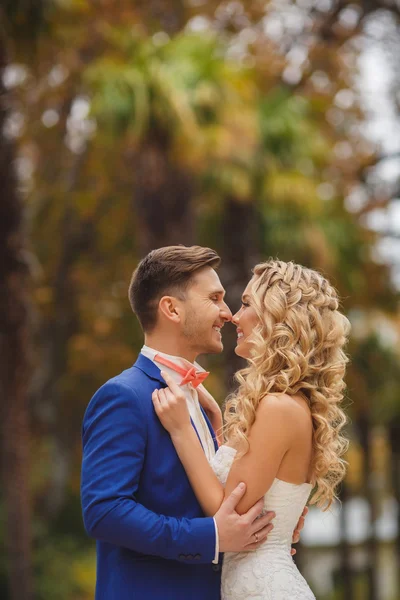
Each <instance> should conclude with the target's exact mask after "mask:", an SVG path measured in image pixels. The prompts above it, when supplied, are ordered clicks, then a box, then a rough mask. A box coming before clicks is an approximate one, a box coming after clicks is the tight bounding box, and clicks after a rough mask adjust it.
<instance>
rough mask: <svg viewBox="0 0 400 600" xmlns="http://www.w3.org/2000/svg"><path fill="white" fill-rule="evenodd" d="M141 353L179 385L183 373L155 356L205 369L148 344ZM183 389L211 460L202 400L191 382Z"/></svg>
mask: <svg viewBox="0 0 400 600" xmlns="http://www.w3.org/2000/svg"><path fill="white" fill-rule="evenodd" d="M141 353H142V354H143V356H145V357H146V358H148V359H150V360H151V361H152V362H154V364H156V365H157V366H158V367H159V368H160V369H161V370H162V371H165V372H166V373H168V375H170V376H171V377H172V378H173V379H174V381H176V383H177V384H178V385H180V382H181V381H182V375H180V374H179V373H177V372H176V371H174V370H173V369H170V368H169V367H167V366H165V365H163V364H161V363H157V361H156V360H155V356H156V355H157V354H159V355H160V356H162V357H164V358H166V359H168V360H170V361H171V362H173V363H175V364H176V365H178V366H179V367H182V368H184V369H191V368H192V367H195V368H196V370H197V371H204V369H203V368H202V367H201V366H200V365H199V364H198V363H196V362H195V363H194V364H192V363H191V362H189V361H188V360H186V359H185V358H182V357H180V356H171V355H170V354H165V352H158V350H154V349H153V348H149V347H148V346H143V348H142V349H141ZM182 390H183V392H184V394H185V398H186V402H187V406H188V409H189V414H190V417H191V419H192V421H193V423H194V426H195V427H196V430H197V433H198V434H199V438H200V441H201V444H202V446H203V449H204V452H205V455H206V457H207V460H208V461H209V462H211V460H212V458H213V457H214V455H215V447H214V442H213V439H212V436H211V433H210V430H209V428H208V425H207V423H206V420H205V418H204V416H203V413H202V412H201V409H200V402H199V398H198V394H197V390H196V389H195V388H194V387H193V386H192V384H191V383H187V384H185V385H183V386H182ZM214 525H215V540H216V547H215V557H214V560H213V563H218V555H219V539H218V528H217V523H216V522H215V519H214Z"/></svg>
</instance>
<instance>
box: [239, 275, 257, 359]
mask: <svg viewBox="0 0 400 600" xmlns="http://www.w3.org/2000/svg"><path fill="white" fill-rule="evenodd" d="M255 280H256V278H255V277H253V278H252V279H251V280H250V281H249V283H248V284H247V286H246V289H245V290H244V292H243V296H242V306H241V309H240V310H239V311H238V312H237V313H236V314H235V315H234V316H233V317H232V323H233V324H234V325H236V330H237V345H236V348H235V353H236V354H237V355H238V356H241V357H242V358H249V357H250V356H251V347H252V343H251V341H250V339H251V334H252V333H253V330H254V328H255V327H256V325H258V323H259V318H258V316H257V313H256V311H255V309H254V307H253V306H252V305H251V288H252V286H253V284H254V282H255Z"/></svg>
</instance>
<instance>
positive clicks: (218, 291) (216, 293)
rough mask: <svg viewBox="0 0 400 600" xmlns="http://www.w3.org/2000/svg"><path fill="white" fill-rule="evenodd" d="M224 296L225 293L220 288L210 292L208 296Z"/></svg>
mask: <svg viewBox="0 0 400 600" xmlns="http://www.w3.org/2000/svg"><path fill="white" fill-rule="evenodd" d="M225 294H226V292H225V290H223V289H222V288H220V289H219V290H214V291H213V292H210V296H217V295H218V296H219V295H222V296H225Z"/></svg>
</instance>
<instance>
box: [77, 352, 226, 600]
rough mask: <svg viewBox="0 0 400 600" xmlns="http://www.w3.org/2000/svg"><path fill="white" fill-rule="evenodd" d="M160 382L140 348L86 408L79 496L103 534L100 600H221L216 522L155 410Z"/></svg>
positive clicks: (88, 522) (93, 527)
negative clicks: (203, 505)
mask: <svg viewBox="0 0 400 600" xmlns="http://www.w3.org/2000/svg"><path fill="white" fill-rule="evenodd" d="M161 387H165V382H164V380H163V378H162V377H161V374H160V370H159V369H158V368H157V366H156V365H155V364H154V363H153V362H152V361H151V360H149V359H148V358H146V357H145V356H143V355H142V354H140V355H139V358H138V360H137V362H136V363H135V365H134V366H133V367H131V368H130V369H127V370H126V371H123V372H122V373H121V374H120V375H118V376H117V377H114V378H113V379H110V380H109V381H108V382H107V383H105V384H104V385H103V386H102V387H101V388H100V389H99V390H98V391H97V392H96V394H95V395H94V396H93V398H92V400H91V401H90V403H89V406H88V408H87V410H86V413H85V417H84V422H83V464H82V481H81V493H82V508H83V519H84V523H85V528H86V531H87V532H88V534H89V535H90V536H92V537H94V538H95V539H96V540H97V582H96V600H219V598H220V578H221V572H220V570H221V567H220V565H215V564H212V561H213V560H214V554H215V542H216V540H215V527H214V522H213V519H212V518H208V517H204V514H203V512H202V510H201V507H200V505H199V503H198V501H197V499H196V497H195V495H194V493H193V491H192V488H191V486H190V483H189V480H188V478H187V476H186V473H185V471H184V469H183V467H182V465H181V463H180V461H179V458H178V456H177V454H176V452H175V449H174V446H173V444H172V442H171V439H170V436H169V434H168V432H167V431H166V430H165V429H164V428H163V426H162V425H161V423H160V421H159V420H158V417H157V415H156V414H155V412H154V408H153V403H152V399H151V394H152V392H153V390H154V389H155V388H161ZM203 414H204V413H203ZM207 424H208V426H209V428H210V431H211V433H212V436H213V438H214V440H215V436H214V432H213V431H212V428H211V425H210V423H209V421H208V419H207ZM215 443H216V442H215ZM216 447H217V446H216Z"/></svg>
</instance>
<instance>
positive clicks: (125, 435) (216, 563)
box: [81, 246, 301, 600]
mask: <svg viewBox="0 0 400 600" xmlns="http://www.w3.org/2000/svg"><path fill="white" fill-rule="evenodd" d="M219 263H220V259H219V257H218V255H217V254H216V252H214V251H213V250H210V249H208V248H201V247H198V246H193V247H184V246H170V247H166V248H160V249H158V250H154V251H152V252H150V254H148V255H147V256H146V257H145V258H144V259H143V260H142V261H141V262H140V264H139V266H138V268H137V269H136V271H135V272H134V274H133V277H132V281H131V285H130V288H129V299H130V302H131V305H132V308H133V311H134V312H135V314H136V316H137V318H138V319H139V322H140V324H141V326H142V329H143V332H144V337H145V345H144V347H143V348H142V351H141V353H140V355H139V358H138V360H137V361H136V363H135V365H134V366H133V367H131V368H130V369H127V370H126V371H123V372H122V373H121V374H120V375H117V376H116V377H114V378H113V379H111V380H109V381H108V382H107V383H105V384H104V385H103V386H102V387H101V388H100V389H99V390H98V391H97V392H96V394H95V395H94V396H93V398H92V400H91V402H90V403H89V406H88V408H87V410H86V414H85V417H84V422H83V464H82V483H81V491H82V507H83V518H84V523H85V527H86V530H87V532H88V534H89V535H91V536H92V537H94V538H95V539H96V540H97V584H96V600H143V599H146V600H219V598H220V577H221V572H220V571H221V563H220V560H219V552H226V551H234V552H243V551H250V550H253V549H255V548H257V547H258V546H259V545H261V544H262V543H263V542H264V541H265V539H266V537H267V535H268V533H269V531H270V530H271V528H272V525H271V524H270V521H271V520H272V519H273V517H274V514H273V513H268V514H267V515H264V516H262V517H261V518H257V517H258V516H259V515H260V513H261V511H262V508H263V502H262V500H260V501H259V502H258V503H257V504H256V505H255V506H254V507H253V508H251V509H250V510H249V511H248V513H246V514H244V515H239V514H238V513H237V512H236V511H235V507H236V505H237V504H238V502H239V500H240V499H241V497H242V496H243V494H244V493H245V486H242V488H241V487H240V486H238V488H236V490H234V492H233V493H232V494H231V496H230V497H229V498H228V499H227V500H226V501H225V502H224V504H223V505H222V506H221V508H220V509H219V511H218V512H217V513H216V515H215V516H214V518H206V517H204V514H203V512H202V510H201V508H200V505H199V503H198V502H197V499H196V497H195V495H194V493H193V491H192V489H191V486H190V483H189V481H188V478H187V476H186V473H185V471H184V469H183V467H182V465H181V463H180V461H179V458H178V456H177V454H176V452H175V449H174V446H173V444H172V442H171V439H170V436H169V435H168V433H167V432H166V431H165V429H164V428H163V427H162V425H161V424H160V422H159V420H158V418H157V416H156V414H155V412H154V409H153V404H152V400H151V394H152V392H153V390H154V389H155V388H161V387H165V386H166V384H165V382H164V380H163V378H162V377H161V375H160V369H165V370H167V371H168V372H169V373H170V374H171V376H173V377H174V378H175V380H176V381H177V383H178V384H179V385H181V387H182V389H183V390H184V392H185V395H186V399H187V403H188V407H189V411H190V415H191V418H192V424H193V427H194V428H195V430H196V433H197V435H198V436H199V439H200V441H201V443H202V446H203V449H204V451H205V453H206V455H207V457H208V458H209V460H211V459H212V457H213V456H214V454H215V452H216V450H217V447H218V445H217V442H216V439H215V434H214V431H213V429H212V426H211V424H210V422H209V420H208V418H207V416H206V414H205V412H204V411H203V409H202V408H201V407H200V404H199V402H198V397H197V391H196V387H197V386H198V385H199V384H200V383H201V382H202V381H203V380H204V379H205V377H207V373H205V372H204V370H203V369H201V368H200V367H199V365H197V364H195V365H194V364H193V363H194V360H195V358H196V357H197V356H198V355H199V354H209V353H219V352H221V351H222V349H223V346H222V341H221V329H222V327H223V326H224V324H225V323H226V322H228V321H230V320H231V316H232V315H231V312H230V310H229V308H228V306H227V305H226V304H225V301H224V295H225V291H224V289H223V287H222V285H221V282H220V280H219V278H218V275H217V273H216V271H215V269H216V268H217V267H218V265H219ZM300 528H301V526H300Z"/></svg>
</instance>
